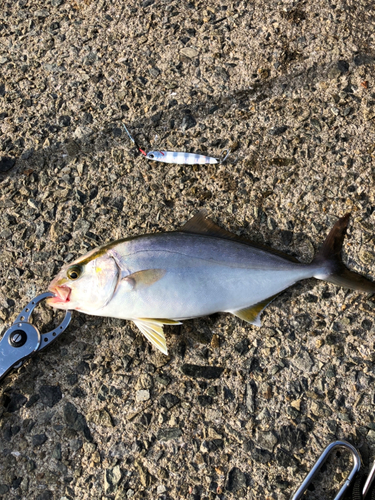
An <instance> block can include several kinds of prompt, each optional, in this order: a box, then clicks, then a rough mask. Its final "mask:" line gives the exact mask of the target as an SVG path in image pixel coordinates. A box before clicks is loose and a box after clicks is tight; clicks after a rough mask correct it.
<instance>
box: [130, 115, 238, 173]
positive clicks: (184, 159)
mask: <svg viewBox="0 0 375 500" xmlns="http://www.w3.org/2000/svg"><path fill="white" fill-rule="evenodd" d="M123 127H124V129H125V131H126V133H127V134H128V136H129V139H130V140H131V141H132V142H133V143H134V145H135V147H136V148H137V149H138V151H139V152H140V153H141V154H142V155H143V156H144V157H146V158H147V159H148V160H153V161H161V162H163V163H177V164H179V165H197V164H199V165H205V164H208V163H211V164H214V163H223V162H224V161H225V160H226V159H227V158H228V156H229V153H230V151H229V150H226V151H223V154H222V157H221V158H214V157H212V156H205V155H198V154H196V153H182V152H176V151H150V152H149V153H146V151H144V150H143V149H141V148H140V147H139V146H138V144H137V143H136V142H135V140H134V139H133V137H132V136H131V135H130V133H129V130H128V129H127V128H126V126H125V124H124V123H123Z"/></svg>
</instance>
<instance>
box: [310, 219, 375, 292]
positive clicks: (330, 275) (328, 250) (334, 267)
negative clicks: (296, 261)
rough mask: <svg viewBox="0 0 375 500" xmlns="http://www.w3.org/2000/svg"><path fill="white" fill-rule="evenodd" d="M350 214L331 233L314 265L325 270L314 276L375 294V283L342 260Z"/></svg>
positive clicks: (337, 223) (338, 222) (340, 220)
mask: <svg viewBox="0 0 375 500" xmlns="http://www.w3.org/2000/svg"><path fill="white" fill-rule="evenodd" d="M349 217H350V214H346V215H344V217H341V219H339V220H338V221H337V222H336V224H335V225H334V226H333V228H332V229H331V231H330V232H329V234H328V236H327V238H326V239H325V241H324V243H323V245H322V247H321V248H320V250H319V252H318V253H317V255H316V256H315V258H314V260H313V262H312V265H313V266H317V267H318V268H320V270H321V269H324V270H325V272H323V273H322V272H321V271H319V272H318V273H317V274H315V275H314V277H315V278H317V279H322V280H325V281H328V282H329V283H334V284H335V285H339V286H342V287H344V288H350V289H352V290H359V291H361V292H367V293H375V283H374V282H372V281H370V280H368V279H367V278H365V277H364V276H361V275H360V274H357V273H355V272H353V271H350V270H349V269H348V268H347V267H345V265H344V263H343V262H342V259H341V249H342V244H343V241H344V237H345V234H346V229H347V227H348V223H349Z"/></svg>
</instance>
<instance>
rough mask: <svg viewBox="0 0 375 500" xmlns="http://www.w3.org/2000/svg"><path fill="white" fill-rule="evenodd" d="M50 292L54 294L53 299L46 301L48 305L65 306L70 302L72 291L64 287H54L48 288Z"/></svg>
mask: <svg viewBox="0 0 375 500" xmlns="http://www.w3.org/2000/svg"><path fill="white" fill-rule="evenodd" d="M50 291H51V292H52V293H54V294H55V296H54V297H51V298H50V299H48V300H47V301H48V303H49V304H50V305H54V304H67V303H68V302H70V294H71V293H72V289H71V288H69V287H68V286H65V285H56V286H54V287H50Z"/></svg>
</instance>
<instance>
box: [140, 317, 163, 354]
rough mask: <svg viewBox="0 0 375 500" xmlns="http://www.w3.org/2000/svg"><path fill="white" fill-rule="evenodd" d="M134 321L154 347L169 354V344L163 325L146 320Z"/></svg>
mask: <svg viewBox="0 0 375 500" xmlns="http://www.w3.org/2000/svg"><path fill="white" fill-rule="evenodd" d="M133 321H134V323H135V324H136V325H137V327H138V328H139V329H140V330H141V332H142V333H143V335H144V336H145V337H146V339H147V340H149V341H150V342H151V344H152V345H154V346H155V347H156V348H157V349H159V351H161V352H162V353H163V354H168V349H167V342H166V340H165V336H164V332H163V325H162V324H157V323H153V322H151V321H148V320H146V319H137V320H133Z"/></svg>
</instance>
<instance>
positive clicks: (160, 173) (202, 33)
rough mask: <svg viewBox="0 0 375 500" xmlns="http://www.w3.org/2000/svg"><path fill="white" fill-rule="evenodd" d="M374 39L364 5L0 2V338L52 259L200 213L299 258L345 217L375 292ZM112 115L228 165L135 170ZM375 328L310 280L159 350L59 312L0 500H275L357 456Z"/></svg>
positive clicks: (22, 387)
mask: <svg viewBox="0 0 375 500" xmlns="http://www.w3.org/2000/svg"><path fill="white" fill-rule="evenodd" d="M374 28H375V16H374V10H373V5H372V2H366V1H361V0H358V1H351V0H344V1H341V0H338V1H335V2H330V1H324V0H322V1H320V2H309V1H301V2H291V1H270V0H266V1H259V0H256V1H253V2H242V1H238V2H237V1H236V2H232V1H228V0H220V1H217V2H216V1H215V2H213V1H210V0H209V1H208V2H207V1H200V0H197V1H196V2H195V3H194V2H191V3H188V2H185V1H177V0H172V1H168V0H164V1H162V0H160V1H159V0H145V1H143V2H140V1H134V0H129V1H120V0H113V1H109V0H98V1H96V2H94V1H92V0H84V1H83V0H76V1H69V0H65V1H64V0H50V1H45V2H42V1H32V0H29V1H28V0H18V2H11V1H4V0H3V1H2V2H0V127H1V135H0V144H1V150H0V249H1V251H0V334H2V333H3V332H4V331H5V329H6V328H7V327H8V326H9V324H10V323H11V322H12V321H13V320H14V319H15V317H16V316H17V314H18V312H19V311H20V310H21V309H22V308H23V307H24V305H25V304H26V303H27V302H28V301H29V300H30V299H31V298H32V297H34V296H35V295H36V294H38V293H41V292H43V291H45V290H46V289H47V286H48V284H49V282H50V280H51V279H52V277H53V276H54V275H55V274H56V273H57V271H58V269H59V268H60V267H61V265H62V264H63V263H64V262H69V261H70V260H72V259H74V258H76V257H77V256H78V255H81V254H83V253H85V252H87V251H88V250H89V249H91V248H93V247H95V246H97V245H99V244H101V243H104V242H106V241H110V240H113V239H117V238H119V237H122V236H125V235H136V234H141V233H145V232H156V231H164V230H172V229H175V228H178V227H179V226H180V225H181V224H183V223H184V222H185V221H186V220H187V219H188V218H189V217H191V216H192V215H193V214H194V213H196V212H197V211H198V210H199V209H200V208H202V207H205V208H206V209H207V210H208V212H209V214H210V215H211V216H212V218H213V219H214V220H215V221H216V222H217V223H218V224H220V225H222V226H223V227H225V228H226V229H229V230H231V231H234V232H236V233H237V234H242V235H247V236H249V237H251V238H252V239H254V240H255V241H259V242H263V243H267V244H269V245H271V246H272V247H274V248H277V249H280V250H283V251H285V252H288V253H290V254H291V255H294V256H297V257H298V258H300V259H301V260H302V261H304V262H309V261H310V260H311V258H312V257H313V255H314V252H315V251H316V249H317V248H318V247H319V245H320V244H321V243H322V241H323V239H324V237H325V235H326V234H327V232H328V230H329V229H330V228H331V226H332V225H333V224H334V222H335V221H336V220H337V217H338V216H342V215H344V214H345V213H347V212H349V211H350V212H351V213H352V218H351V224H350V228H349V232H348V236H347V239H346V243H345V250H344V259H345V262H346V263H347V264H348V265H349V266H350V268H352V269H355V270H357V271H359V272H361V273H362V274H364V275H366V276H369V277H372V278H373V279H374V278H375V251H374V241H375V240H374V233H375V231H374V226H375V191H374V173H375V166H374V154H375V128H374V125H375V122H374V120H375V107H374V105H375V88H374V85H375V78H374V77H375V73H374V68H375V48H374V41H375V40H374V37H375V35H374V33H375V30H374ZM122 122H124V123H126V125H127V126H128V127H129V129H130V130H131V131H132V133H134V134H139V135H137V140H138V142H139V143H140V145H141V146H142V147H144V148H146V149H148V150H150V149H157V148H164V149H169V150H176V151H187V152H198V153H204V154H209V155H211V156H219V155H220V153H221V151H222V150H223V149H225V148H228V147H230V148H231V149H232V154H231V156H230V157H229V159H228V161H227V162H226V163H225V164H223V165H209V166H193V167H192V166H178V165H165V164H161V163H152V162H148V161H146V160H145V159H143V158H142V157H141V156H140V155H138V154H137V151H136V150H135V148H134V147H133V145H132V143H131V142H130V141H129V139H128V137H127V136H126V135H125V132H124V130H123V128H122ZM374 315H375V302H374V300H373V299H370V298H369V297H367V296H366V295H365V294H361V293H357V292H351V291H347V290H344V289H340V288H338V287H335V286H333V285H329V284H326V283H323V282H317V281H315V280H309V281H306V282H301V283H299V284H297V285H296V286H294V287H292V288H291V289H289V290H288V291H286V292H285V293H283V294H282V295H281V296H280V297H279V298H277V300H275V301H274V302H273V304H272V305H271V306H270V307H269V308H268V309H267V310H266V311H265V312H264V314H263V326H262V327H261V328H260V329H259V328H256V327H253V326H250V325H247V324H245V323H243V322H242V321H240V320H238V319H237V318H234V317H231V316H229V315H223V314H218V315H215V316H212V317H209V318H201V319H197V320H194V321H186V322H185V323H184V325H183V326H182V327H170V328H168V329H167V342H168V345H169V349H170V356H169V357H165V356H163V355H162V354H160V353H157V352H155V350H154V349H153V348H152V347H151V346H150V345H149V343H148V342H147V341H146V340H145V339H144V338H143V337H142V335H141V334H140V333H139V332H138V331H136V329H135V327H134V326H133V325H132V324H131V323H130V322H125V321H119V320H111V319H105V318H104V319H103V318H94V317H89V316H84V315H80V314H78V313H74V317H73V320H72V323H71V326H70V327H69V329H68V330H67V331H66V332H65V334H64V335H62V336H61V337H60V339H58V340H57V341H56V342H55V344H54V345H52V346H51V347H50V348H49V349H47V350H45V351H44V352H43V353H41V354H39V355H38V356H36V357H34V358H33V359H31V360H29V361H28V362H27V363H26V364H25V365H24V366H23V367H22V368H21V369H19V370H18V371H15V372H13V373H12V374H11V375H10V376H8V377H7V378H6V379H5V380H4V381H2V382H1V384H0V498H2V499H4V500H5V499H7V500H8V499H16V498H18V499H21V498H22V499H26V498H27V499H28V500H50V499H54V500H63V499H64V500H66V499H79V500H81V499H82V500H83V499H97V498H98V499H115V500H120V499H130V498H132V499H141V498H150V499H151V498H152V499H160V500H167V499H168V500H172V499H173V500H176V499H189V500H198V499H201V500H203V499H204V500H207V499H210V500H224V499H232V498H236V499H239V498H241V499H242V498H243V499H279V500H284V499H287V498H289V496H290V495H291V493H292V492H293V490H294V489H295V488H296V487H297V486H298V485H299V484H300V482H301V481H302V479H303V477H304V475H305V474H306V472H307V471H308V470H309V469H310V468H311V466H312V465H313V463H314V462H315V460H316V459H317V457H318V455H319V454H320V452H321V451H322V450H323V448H324V447H325V446H326V445H327V444H328V443H329V442H331V441H333V440H335V439H337V438H344V439H347V440H349V441H350V442H351V443H352V444H354V445H355V446H357V447H358V448H359V449H360V451H361V453H362V457H363V460H364V462H365V464H368V463H369V461H370V462H371V460H372V459H373V458H374V456H375V421H374V409H375V406H374V405H375V392H374V381H375V374H374V360H375V357H374V322H375V317H374ZM34 318H35V322H36V323H37V324H38V325H43V330H44V331H47V330H48V327H49V326H51V322H53V321H54V313H53V312H52V310H51V309H50V308H48V307H47V306H45V307H40V308H39V309H38V312H37V313H36V314H35V315H34ZM59 318H61V316H58V318H57V320H58V319H59ZM347 458H348V457H347V455H346V454H341V457H336V459H334V460H332V462H331V464H330V465H329V466H328V467H327V470H326V473H325V475H324V476H322V477H321V479H320V480H319V481H318V482H316V483H315V484H314V488H315V490H314V491H310V494H309V497H308V498H309V499H319V498H323V497H325V495H326V494H327V495H329V494H330V495H331V497H332V496H333V495H334V492H335V491H337V490H338V487H339V483H340V481H342V479H343V477H344V476H345V475H346V469H345V467H347V466H348V460H347Z"/></svg>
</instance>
